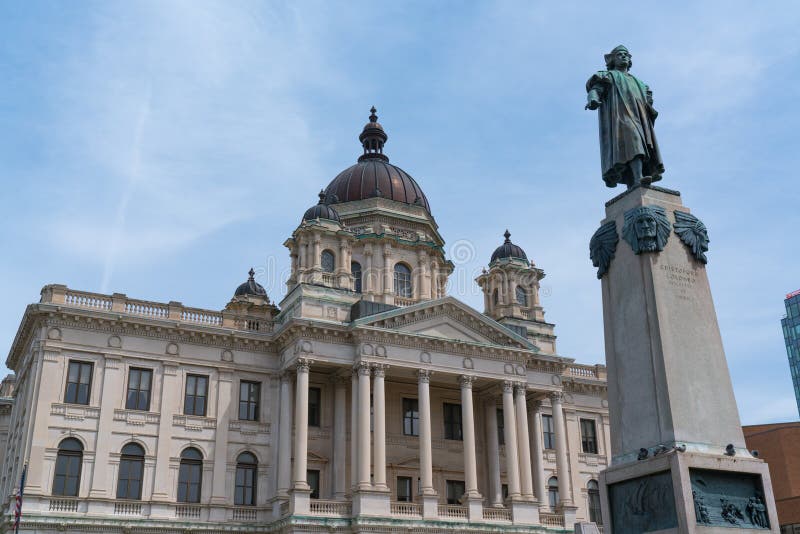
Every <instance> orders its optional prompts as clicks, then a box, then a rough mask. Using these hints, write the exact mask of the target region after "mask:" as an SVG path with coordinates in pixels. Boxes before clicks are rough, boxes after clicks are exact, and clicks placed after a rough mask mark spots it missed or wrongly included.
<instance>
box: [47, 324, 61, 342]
mask: <svg viewBox="0 0 800 534" xmlns="http://www.w3.org/2000/svg"><path fill="white" fill-rule="evenodd" d="M47 339H52V340H55V341H58V340H60V339H61V329H60V328H56V327H53V328H50V329H49V330H47Z"/></svg>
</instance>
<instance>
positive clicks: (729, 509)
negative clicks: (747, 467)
mask: <svg viewBox="0 0 800 534" xmlns="http://www.w3.org/2000/svg"><path fill="white" fill-rule="evenodd" d="M689 478H690V480H691V483H692V500H693V501H694V510H695V518H696V520H697V524H698V525H707V526H720V527H738V528H748V529H764V530H768V529H769V528H770V522H769V514H768V512H767V505H766V501H765V498H764V491H763V486H762V484H761V477H760V476H759V475H756V474H748V473H737V472H730V471H714V470H711V469H690V470H689Z"/></svg>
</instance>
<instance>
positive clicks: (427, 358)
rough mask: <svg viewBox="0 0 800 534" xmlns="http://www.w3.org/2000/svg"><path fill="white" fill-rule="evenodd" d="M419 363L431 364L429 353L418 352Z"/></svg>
mask: <svg viewBox="0 0 800 534" xmlns="http://www.w3.org/2000/svg"><path fill="white" fill-rule="evenodd" d="M419 361H421V362H422V363H431V354H430V352H420V354H419Z"/></svg>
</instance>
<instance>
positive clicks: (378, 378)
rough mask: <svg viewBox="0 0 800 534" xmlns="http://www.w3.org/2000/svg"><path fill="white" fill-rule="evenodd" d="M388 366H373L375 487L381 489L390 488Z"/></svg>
mask: <svg viewBox="0 0 800 534" xmlns="http://www.w3.org/2000/svg"><path fill="white" fill-rule="evenodd" d="M385 374H386V366H385V365H382V364H376V365H375V366H374V367H373V375H374V377H375V383H374V384H373V390H372V395H373V399H372V400H373V404H374V410H373V411H374V414H375V431H374V432H373V434H372V440H373V442H374V444H375V457H374V461H373V462H374V467H373V470H374V473H375V487H376V488H377V489H379V490H386V491H388V490H389V486H388V485H387V484H386V392H385V389H384V376H385Z"/></svg>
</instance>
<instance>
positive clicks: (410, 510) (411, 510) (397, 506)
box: [391, 502, 422, 517]
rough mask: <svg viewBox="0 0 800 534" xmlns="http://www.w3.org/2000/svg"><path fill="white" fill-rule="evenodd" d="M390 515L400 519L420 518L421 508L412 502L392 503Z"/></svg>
mask: <svg viewBox="0 0 800 534" xmlns="http://www.w3.org/2000/svg"><path fill="white" fill-rule="evenodd" d="M391 513H392V515H396V516H401V517H422V506H421V505H419V504H417V503H413V502H393V503H391Z"/></svg>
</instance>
